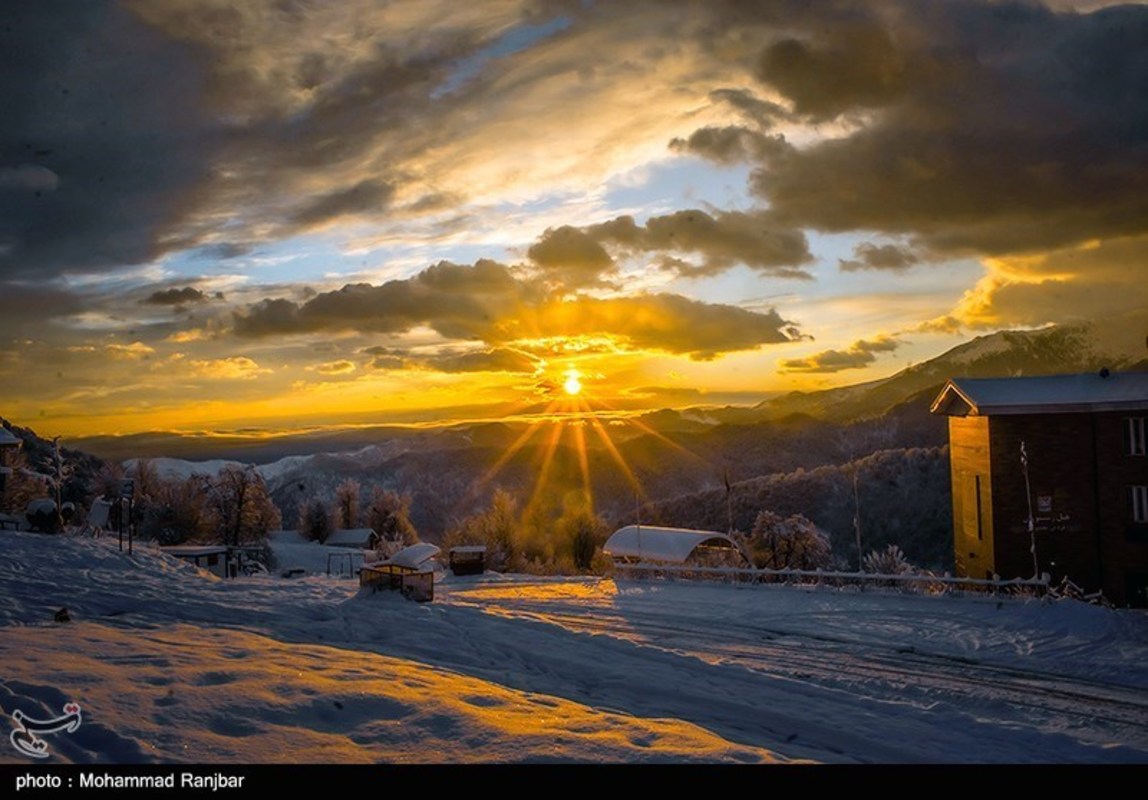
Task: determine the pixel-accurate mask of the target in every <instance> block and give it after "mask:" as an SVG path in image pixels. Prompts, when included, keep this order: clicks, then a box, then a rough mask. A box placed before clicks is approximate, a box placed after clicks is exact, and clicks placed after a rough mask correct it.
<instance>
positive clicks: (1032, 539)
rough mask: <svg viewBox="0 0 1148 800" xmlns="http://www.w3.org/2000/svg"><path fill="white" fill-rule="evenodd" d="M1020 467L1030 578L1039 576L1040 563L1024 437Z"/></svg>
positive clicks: (1021, 443)
mask: <svg viewBox="0 0 1148 800" xmlns="http://www.w3.org/2000/svg"><path fill="white" fill-rule="evenodd" d="M1020 467H1021V470H1022V471H1023V472H1024V493H1025V497H1026V498H1027V499H1028V539H1029V552H1030V553H1032V578H1033V580H1037V579H1038V578H1040V565H1039V564H1038V562H1037V560H1036V523H1035V521H1034V520H1033V518H1032V487H1030V486H1029V483H1028V453H1026V452H1025V450H1024V439H1021V440H1020Z"/></svg>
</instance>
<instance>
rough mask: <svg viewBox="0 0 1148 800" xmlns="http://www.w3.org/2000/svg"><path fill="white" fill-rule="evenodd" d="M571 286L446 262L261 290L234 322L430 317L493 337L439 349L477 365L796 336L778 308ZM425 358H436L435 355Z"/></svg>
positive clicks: (390, 357) (494, 266)
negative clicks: (609, 347)
mask: <svg viewBox="0 0 1148 800" xmlns="http://www.w3.org/2000/svg"><path fill="white" fill-rule="evenodd" d="M564 294H565V292H556V293H547V292H545V291H543V289H542V287H540V286H539V285H538V284H537V283H536V282H534V281H532V280H529V279H523V278H519V277H516V276H515V275H514V274H513V273H512V272H511V270H510V269H509V268H508V267H506V266H505V265H503V264H499V263H497V262H494V261H485V260H484V261H479V262H477V263H476V264H475V265H474V266H463V265H459V264H452V263H450V262H441V263H439V264H436V265H434V266H432V267H429V268H427V269H426V270H424V271H423V272H421V273H419V274H418V275H415V276H414V277H412V278H408V279H405V280H394V281H388V282H387V283H384V284H382V285H379V286H375V285H372V284H367V283H358V284H348V285H346V286H344V287H343V288H341V289H339V290H336V291H332V292H324V293H321V294H318V295H315V296H314V297H312V298H311V299H309V300H306V301H304V302H302V303H296V302H293V301H291V300H285V299H282V298H276V299H267V300H262V301H260V302H258V303H256V304H254V305H252V306H250V307H249V308H248V309H247V310H246V311H243V312H239V313H237V314H236V315H235V317H234V326H235V332H236V333H237V334H238V335H240V336H244V337H265V336H272V335H283V334H299V333H313V332H317V331H351V330H353V331H359V332H364V333H388V334H401V333H404V332H406V331H409V330H411V329H413V328H415V327H417V326H423V325H425V326H427V327H430V328H432V329H433V330H435V331H437V332H438V333H439V334H440V335H442V336H443V337H444V338H446V339H453V340H477V341H483V342H486V343H487V344H489V345H492V346H495V350H494V351H492V352H491V353H487V354H485V355H480V356H475V355H473V354H461V355H457V354H451V355H446V356H443V357H441V358H440V359H439V362H438V363H439V365H440V366H441V367H442V368H444V369H446V370H447V371H467V370H466V368H467V367H469V366H472V365H476V364H479V363H486V364H489V363H494V362H495V361H497V362H498V363H500V364H502V365H503V366H506V365H508V364H511V363H513V364H515V365H517V366H522V367H525V366H526V363H525V361H524V360H523V359H529V358H530V357H529V356H526V355H523V354H522V353H518V354H517V355H518V356H521V358H516V357H515V356H512V355H511V354H509V353H506V352H503V351H502V350H501V349H499V348H503V347H506V346H508V345H512V344H513V343H515V342H517V341H519V340H523V341H524V342H527V343H530V342H537V341H538V340H545V339H547V338H549V337H566V338H571V339H578V340H587V341H588V342H589V343H590V344H591V345H593V344H595V342H594V341H593V340H594V339H595V337H612V338H614V339H617V340H620V341H622V342H625V343H626V344H627V345H628V346H629V347H631V348H638V349H649V350H659V351H662V352H668V353H678V354H683V355H688V356H689V357H690V358H693V359H696V360H707V359H712V358H716V357H717V356H718V355H721V354H723V353H728V352H734V351H738V350H751V349H755V348H757V347H760V346H762V345H765V344H776V343H780V342H788V341H792V340H793V339H794V338H795V337H796V336H797V332H796V329H795V328H794V326H793V324H792V323H790V322H788V321H787V320H784V319H782V318H781V317H780V316H779V315H778V314H777V312H776V311H773V310H770V311H767V312H761V313H759V312H753V311H747V310H745V309H743V308H738V307H736V306H729V305H722V304H713V303H703V302H700V301H697V300H691V299H689V298H686V297H682V296H680V295H674V294H643V295H637V296H634V297H615V298H595V297H586V296H581V295H578V296H575V297H572V298H564V297H563V295H564ZM514 349H515V350H518V349H519V348H514ZM531 349H534V348H531ZM362 352H363V353H364V354H365V355H370V356H373V360H372V362H371V363H372V366H374V367H376V368H387V369H392V368H398V367H399V366H400V364H406V363H411V362H412V361H414V360H415V359H414V357H412V356H410V355H409V354H404V353H401V352H400V351H395V350H391V349H388V348H385V347H379V348H367V349H366V350H364V351H362ZM396 359H397V360H396ZM426 364H427V365H428V366H430V367H432V368H438V367H436V365H435V362H434V360H433V359H431V360H429V361H427V362H426Z"/></svg>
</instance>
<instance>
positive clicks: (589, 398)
mask: <svg viewBox="0 0 1148 800" xmlns="http://www.w3.org/2000/svg"><path fill="white" fill-rule="evenodd" d="M550 374H551V375H555V372H551V373H550ZM595 377H596V379H600V378H601V377H602V376H600V375H595ZM593 383H594V381H591V380H589V379H588V376H587V373H585V372H583V371H582V370H579V369H578V368H577V367H575V366H573V365H568V366H567V367H566V369H564V370H563V371H561V372H558V373H557V376H556V377H555V378H552V379H550V380H548V381H546V385H547V386H548V387H549V389H548V390H547V391H548V400H547V402H546V404H545V406H544V407H543V408H541V409H540V410H539V411H537V417H536V418H535V419H533V420H531V421H530V422H529V423H528V424H527V425H526V427H525V429H524V430H523V431H522V432H521V433H520V434H519V435H518V436H517V438H515V440H514V441H513V443H512V444H510V446H508V447H507V448H506V449H505V450H504V451H503V452H502V453H500V454H499V456H498V458H497V459H496V460H495V461H494V463H493V464H491V466H490V468H489V469H487V470H486V472H485V473H483V475H482V476H481V477H480V478H479V479H478V480H476V481H475V482H474V484H473V485H472V487H471V491H470V492H469V493H468V498H467V501H466V502H467V503H471V502H474V501H475V500H477V499H478V497H479V496H480V495H481V494H482V493H483V491H484V490H485V489H487V488H489V487H490V486H491V485H492V484H494V483H496V482H497V479H498V478H499V476H500V475H503V474H508V473H507V470H508V468H509V467H510V465H511V464H512V463H516V466H515V470H520V469H522V468H525V469H527V470H528V471H529V474H530V476H531V483H530V485H529V487H527V488H526V489H525V491H524V498H525V499H527V502H526V503H525V505H524V506H523V507H522V508H521V513H522V514H523V516H524V517H525V516H526V515H528V514H533V513H537V512H541V513H548V512H553V511H558V510H560V509H561V508H562V507H563V506H565V505H567V504H569V503H570V502H571V501H573V500H576V501H577V503H578V504H579V505H580V506H581V507H582V508H585V509H587V510H590V511H596V510H597V509H596V508H595V501H596V497H595V490H594V486H595V480H597V482H598V486H599V489H601V488H602V486H603V481H609V480H611V478H609V477H608V476H609V475H614V476H616V481H617V484H616V486H617V487H618V488H621V487H623V486H624V487H625V489H626V490H627V491H628V492H629V493H631V494H632V495H633V497H634V500H635V502H637V503H644V502H646V501H647V500H648V496H647V492H646V489H645V487H644V486H643V481H642V477H641V475H640V474H639V473H638V471H637V470H636V469H635V468H634V466H633V465H632V464H631V463H630V461H629V460H628V459H627V458H626V455H625V449H626V445H625V442H626V441H627V440H629V439H633V438H635V437H649V438H651V439H652V440H654V441H655V442H657V444H658V445H659V446H664V447H665V448H667V449H669V450H671V451H672V452H673V453H674V454H675V456H683V457H685V458H687V459H690V460H692V461H695V462H698V463H699V464H701V465H703V466H705V467H710V466H711V465H710V464H709V462H708V461H706V459H704V458H702V457H701V456H699V455H697V454H696V453H694V452H692V451H691V450H689V449H688V448H686V447H684V446H683V445H681V444H680V443H679V442H677V441H674V440H673V439H672V438H670V437H668V436H666V435H665V434H662V433H660V432H658V431H656V430H654V429H653V428H651V427H650V426H649V425H647V424H645V423H644V422H642V421H641V420H640V419H637V418H633V417H629V416H627V415H626V414H625V413H624V412H622V411H619V410H618V409H616V408H614V407H613V406H612V404H611V403H610V402H608V401H607V399H606V398H604V397H599V396H597V395H596V393H595V391H594V386H593ZM615 426H616V427H615ZM587 432H590V435H588V433H587ZM595 453H597V454H599V455H598V456H594V454H595ZM516 459H517V462H516ZM523 459H525V461H523ZM595 463H597V467H595V466H594V464H595ZM603 470H605V472H603ZM510 474H513V473H510ZM613 494H617V492H616V491H615V492H613ZM460 510H462V509H460Z"/></svg>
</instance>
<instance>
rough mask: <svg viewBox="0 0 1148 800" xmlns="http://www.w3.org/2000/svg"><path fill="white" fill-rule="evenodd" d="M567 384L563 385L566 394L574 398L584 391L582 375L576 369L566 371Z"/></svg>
mask: <svg viewBox="0 0 1148 800" xmlns="http://www.w3.org/2000/svg"><path fill="white" fill-rule="evenodd" d="M565 374H566V382H565V383H563V384H562V388H563V389H565V390H566V394H568V395H570V396H571V397H573V396H574V395H576V394H579V393H580V392H581V391H582V380H581V378H582V373H580V372H579V371H578V370H576V369H568V370H566V373H565Z"/></svg>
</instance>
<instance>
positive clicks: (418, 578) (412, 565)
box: [359, 542, 439, 602]
mask: <svg viewBox="0 0 1148 800" xmlns="http://www.w3.org/2000/svg"><path fill="white" fill-rule="evenodd" d="M438 554H439V548H438V547H436V546H435V545H433V544H429V543H427V542H420V543H419V544H414V545H411V546H410V547H406V548H403V549H402V550H400V551H399V552H397V553H395V554H394V555H393V556H391V557H390V558H388V559H386V560H385V561H378V562H375V563H374V564H368V565H364V566H363V568H362V569H361V570H360V571H359V587H360V588H362V589H368V590H369V591H371V592H372V593H373V592H381V591H395V592H401V593H402V595H403V597H405V598H407V599H408V600H417V601H418V602H428V601H431V600H434V570H432V569H431V565H430V561H431V559H433V558H434V557H435V556H437V555H438Z"/></svg>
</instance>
